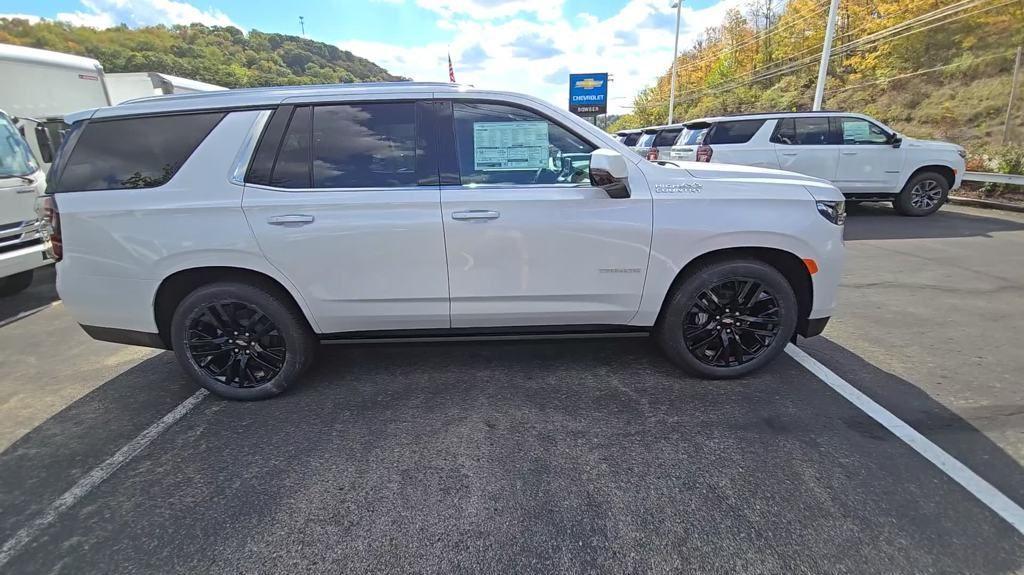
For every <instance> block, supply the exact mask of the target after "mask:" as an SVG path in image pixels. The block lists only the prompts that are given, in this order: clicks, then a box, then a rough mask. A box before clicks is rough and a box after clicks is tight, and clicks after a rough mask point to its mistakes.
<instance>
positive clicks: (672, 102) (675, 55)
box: [668, 0, 838, 124]
mask: <svg viewBox="0 0 1024 575" xmlns="http://www.w3.org/2000/svg"><path fill="white" fill-rule="evenodd" d="M835 1H838V0H835ZM672 7H673V8H675V9H676V45H675V48H673V49H672V82H671V84H670V85H671V88H669V92H668V123H669V124H671V123H672V110H673V108H675V107H676V60H677V59H679V17H680V15H681V12H682V11H683V0H676V2H673V3H672Z"/></svg>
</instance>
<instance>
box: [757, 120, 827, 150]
mask: <svg viewBox="0 0 1024 575" xmlns="http://www.w3.org/2000/svg"><path fill="white" fill-rule="evenodd" d="M772 141H773V142H775V143H778V144H787V145H790V146H820V145H825V144H831V143H833V142H832V141H831V138H830V136H829V129H828V118H827V117H821V118H786V119H784V120H781V121H780V123H779V127H778V129H777V130H776V131H775V136H774V137H773V138H772Z"/></svg>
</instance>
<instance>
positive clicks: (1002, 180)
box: [964, 172, 1024, 186]
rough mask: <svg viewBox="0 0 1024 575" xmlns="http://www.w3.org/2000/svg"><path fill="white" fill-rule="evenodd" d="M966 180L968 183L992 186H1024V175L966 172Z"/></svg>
mask: <svg viewBox="0 0 1024 575" xmlns="http://www.w3.org/2000/svg"><path fill="white" fill-rule="evenodd" d="M964 180H967V181H968V182H986V183H990V184H1013V185H1017V186H1024V175H1020V174H993V173H991V172H966V173H964Z"/></svg>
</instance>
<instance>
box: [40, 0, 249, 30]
mask: <svg viewBox="0 0 1024 575" xmlns="http://www.w3.org/2000/svg"><path fill="white" fill-rule="evenodd" d="M81 2H82V6H83V8H85V10H78V11H75V12H61V13H59V14H57V19H58V20H62V21H64V22H68V23H70V24H74V25H76V26H89V27H91V28H110V27H113V26H117V25H119V24H122V23H124V24H127V25H129V26H152V25H155V24H164V25H167V26H171V25H174V24H192V23H194V22H198V23H200V24H207V25H210V26H235V23H234V22H232V21H231V19H230V18H228V16H227V14H225V13H223V12H221V11H220V10H217V9H215V8H210V9H207V10H203V9H200V8H197V7H196V6H194V5H192V4H189V3H188V2H178V1H176V0H81Z"/></svg>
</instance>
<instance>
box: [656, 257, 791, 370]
mask: <svg viewBox="0 0 1024 575" xmlns="http://www.w3.org/2000/svg"><path fill="white" fill-rule="evenodd" d="M738 278H748V279H754V280H757V281H760V282H762V283H763V284H764V285H765V287H767V288H768V289H769V290H770V291H771V293H772V294H773V295H774V296H775V298H776V301H777V302H778V304H779V310H780V318H781V320H782V322H781V326H780V328H779V333H778V335H776V336H775V340H774V341H773V342H772V344H771V346H769V348H768V349H767V350H766V351H765V352H764V353H762V354H761V355H760V356H758V357H757V358H756V359H754V360H752V361H750V362H749V363H745V364H743V365H739V366H734V367H713V366H710V365H707V364H705V363H703V362H701V361H700V360H699V359H697V357H696V356H695V355H694V354H693V353H691V352H690V350H688V349H687V348H686V344H685V342H684V341H683V322H684V320H685V317H686V314H687V313H688V312H689V310H690V308H691V307H692V306H693V304H694V302H695V301H696V298H697V295H698V294H699V293H700V292H702V291H703V290H705V289H707V288H709V287H711V286H714V285H717V284H719V283H721V282H723V281H728V280H730V279H738ZM798 312H799V308H798V306H797V301H796V295H795V294H794V293H793V288H792V287H791V286H790V285H789V282H788V281H786V278H785V277H784V276H783V275H782V274H781V273H779V272H778V271H777V270H776V269H775V268H773V267H771V266H769V265H768V264H764V263H761V262H757V261H737V262H728V263H726V262H723V263H719V264H715V265H711V266H708V267H705V268H702V269H700V270H698V271H697V272H696V273H694V274H693V275H691V276H690V277H688V278H687V279H686V280H684V281H683V283H681V284H680V285H679V287H678V288H677V289H676V290H675V291H674V292H673V294H672V296H671V300H670V302H669V304H668V306H667V307H666V310H665V313H664V315H663V316H662V318H661V320H660V321H659V324H658V328H657V336H658V341H659V343H660V345H661V347H662V349H664V351H665V353H666V354H667V355H668V357H669V359H671V360H672V361H673V362H675V363H676V364H677V365H679V366H681V367H682V368H684V369H685V370H687V371H689V372H690V373H693V374H695V375H698V376H701V377H705V378H710V379H730V378H735V377H741V376H743V375H746V374H748V373H750V372H753V371H756V370H758V369H760V368H762V367H764V366H765V365H767V364H769V363H771V362H772V361H773V360H774V359H775V358H776V357H778V356H779V354H781V353H782V351H783V349H784V348H785V347H786V344H787V343H788V342H789V341H790V339H792V337H793V334H794V333H795V332H796V326H797V322H798Z"/></svg>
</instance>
